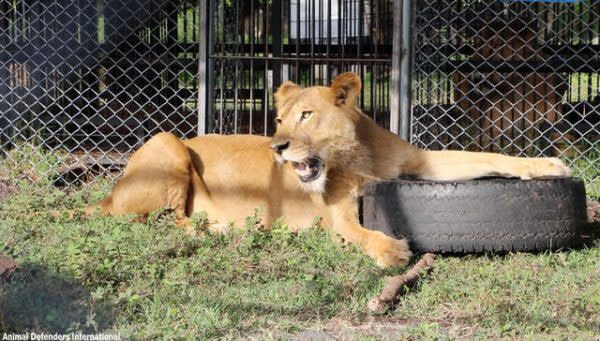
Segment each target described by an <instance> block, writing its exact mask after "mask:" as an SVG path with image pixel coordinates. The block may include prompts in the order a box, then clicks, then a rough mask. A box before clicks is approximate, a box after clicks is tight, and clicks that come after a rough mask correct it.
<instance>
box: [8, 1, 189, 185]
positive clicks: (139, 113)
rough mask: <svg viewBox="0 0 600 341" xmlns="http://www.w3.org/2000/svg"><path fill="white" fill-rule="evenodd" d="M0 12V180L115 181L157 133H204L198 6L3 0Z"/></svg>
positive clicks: (154, 2)
mask: <svg viewBox="0 0 600 341" xmlns="http://www.w3.org/2000/svg"><path fill="white" fill-rule="evenodd" d="M0 13H1V15H0V47H1V48H0V146H1V148H0V150H2V152H3V153H4V154H5V155H4V156H5V157H4V161H3V165H2V166H3V167H2V170H1V171H2V172H3V173H5V174H0V176H4V177H17V178H21V177H23V178H30V179H34V180H35V179H37V178H39V177H42V176H46V175H48V174H45V173H48V172H50V171H54V172H56V171H58V173H60V174H62V175H63V176H59V177H58V178H56V180H57V182H58V183H61V184H63V185H73V184H77V183H80V182H82V181H88V180H90V179H91V178H94V177H95V176H96V175H99V174H103V175H106V174H111V171H115V174H114V175H115V176H116V175H118V173H119V170H120V169H121V168H122V166H123V164H124V163H125V162H126V159H127V156H128V155H129V153H131V151H132V150H134V149H135V148H137V147H139V146H140V145H141V144H142V143H143V142H144V141H145V140H147V139H148V138H149V137H150V136H152V135H153V134H155V133H157V132H159V131H163V130H166V131H173V132H175V133H177V134H178V135H179V136H182V137H187V136H194V135H196V134H197V132H198V131H197V126H198V118H197V117H198V116H197V114H196V112H195V110H196V100H197V88H198V87H197V84H196V83H197V77H196V74H197V67H198V63H197V58H198V57H197V54H198V53H197V52H198V48H197V41H198V33H199V32H198V29H197V27H198V25H197V22H198V15H199V14H198V4H197V1H186V0H178V1H161V0H91V1H67V0H52V1H42V0H39V1H23V0H0ZM6 173H9V174H6Z"/></svg>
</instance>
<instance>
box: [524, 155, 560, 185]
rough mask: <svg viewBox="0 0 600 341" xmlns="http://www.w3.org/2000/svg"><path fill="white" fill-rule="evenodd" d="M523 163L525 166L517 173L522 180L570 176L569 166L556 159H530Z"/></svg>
mask: <svg viewBox="0 0 600 341" xmlns="http://www.w3.org/2000/svg"><path fill="white" fill-rule="evenodd" d="M523 161H524V162H525V163H526V164H525V166H524V167H523V168H522V169H521V170H520V172H519V177H520V178H521V179H523V180H529V179H535V178H543V177H562V176H570V175H571V169H570V168H569V166H567V165H566V164H565V163H564V162H562V161H561V160H560V159H559V158H556V157H542V158H530V159H524V160H523Z"/></svg>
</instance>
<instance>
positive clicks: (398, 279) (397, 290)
mask: <svg viewBox="0 0 600 341" xmlns="http://www.w3.org/2000/svg"><path fill="white" fill-rule="evenodd" d="M435 258H436V256H435V255H434V254H433V253H426V254H425V255H424V256H423V258H421V260H419V261H418V262H417V263H416V264H415V265H414V266H413V267H412V268H411V269H410V270H408V271H407V272H406V273H404V274H402V275H398V276H393V277H386V278H385V286H384V287H383V290H381V293H380V294H379V296H377V297H375V298H373V299H372V300H371V301H369V304H368V305H367V307H368V308H369V310H370V311H372V312H376V313H381V312H384V311H385V310H386V309H387V306H388V305H389V304H392V303H394V302H396V301H397V300H398V297H399V296H402V295H404V294H406V293H407V292H408V291H409V290H410V288H412V287H413V286H414V285H415V284H416V283H417V282H418V281H419V279H421V277H422V276H423V275H426V274H428V273H429V272H430V271H431V269H432V268H433V263H434V262H435Z"/></svg>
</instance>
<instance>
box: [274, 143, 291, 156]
mask: <svg viewBox="0 0 600 341" xmlns="http://www.w3.org/2000/svg"><path fill="white" fill-rule="evenodd" d="M289 146H290V141H284V142H273V143H272V144H271V149H273V150H274V151H275V153H277V154H279V155H281V154H282V153H283V151H284V150H286V149H287V148H288V147H289Z"/></svg>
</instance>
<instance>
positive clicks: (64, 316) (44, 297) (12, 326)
mask: <svg viewBox="0 0 600 341" xmlns="http://www.w3.org/2000/svg"><path fill="white" fill-rule="evenodd" d="M112 322H113V321H112V314H111V307H110V306H108V305H107V304H101V303H97V302H95V301H94V299H93V298H92V295H91V293H90V291H89V290H88V289H87V288H86V287H84V286H82V285H81V284H78V283H76V282H75V281H74V280H73V279H71V278H68V277H66V276H64V275H61V274H57V273H55V272H53V271H50V270H48V269H45V268H43V267H41V266H39V265H36V264H23V265H21V266H20V267H19V268H18V269H17V271H16V272H15V273H14V276H13V278H12V279H11V280H10V281H9V282H0V330H2V331H4V332H15V333H22V332H27V331H28V332H37V333H39V332H47V333H67V332H77V331H79V332H95V331H100V330H104V329H106V328H107V327H109V326H110V325H111V324H112Z"/></svg>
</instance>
